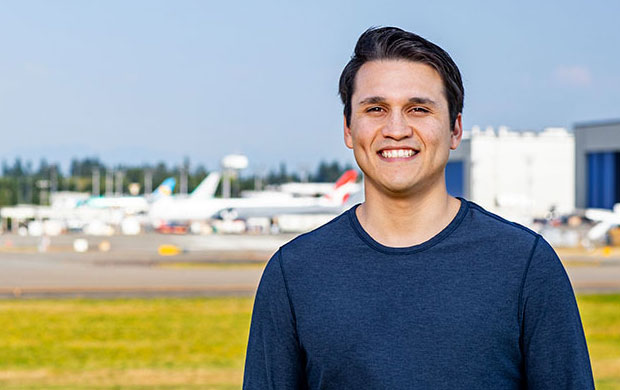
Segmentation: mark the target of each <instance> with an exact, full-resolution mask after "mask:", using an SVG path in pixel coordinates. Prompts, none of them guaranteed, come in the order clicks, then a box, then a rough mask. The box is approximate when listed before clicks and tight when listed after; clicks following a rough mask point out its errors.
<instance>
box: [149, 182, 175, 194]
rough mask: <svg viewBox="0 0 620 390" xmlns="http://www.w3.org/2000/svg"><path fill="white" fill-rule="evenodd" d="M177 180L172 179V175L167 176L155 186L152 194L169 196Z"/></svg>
mask: <svg viewBox="0 0 620 390" xmlns="http://www.w3.org/2000/svg"><path fill="white" fill-rule="evenodd" d="M176 184H177V181H176V180H175V179H174V177H169V178H167V179H166V180H164V181H163V182H162V183H161V184H160V185H159V187H157V188H156V189H155V191H153V196H157V197H159V196H170V195H172V192H173V191H174V186H176Z"/></svg>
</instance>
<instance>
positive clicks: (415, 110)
mask: <svg viewBox="0 0 620 390" xmlns="http://www.w3.org/2000/svg"><path fill="white" fill-rule="evenodd" d="M411 111H413V112H419V113H425V114H426V113H428V112H429V111H428V110H427V109H426V108H424V107H413V108H412V109H411Z"/></svg>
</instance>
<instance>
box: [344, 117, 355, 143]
mask: <svg viewBox="0 0 620 390" xmlns="http://www.w3.org/2000/svg"><path fill="white" fill-rule="evenodd" d="M343 118H344V144H345V145H347V148H349V149H353V136H352V135H351V128H350V127H349V125H347V117H346V116H344V115H343Z"/></svg>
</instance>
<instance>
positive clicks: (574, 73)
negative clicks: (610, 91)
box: [553, 65, 592, 87]
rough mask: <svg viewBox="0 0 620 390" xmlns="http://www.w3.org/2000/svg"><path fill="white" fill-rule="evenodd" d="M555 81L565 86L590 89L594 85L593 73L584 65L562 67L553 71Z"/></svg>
mask: <svg viewBox="0 0 620 390" xmlns="http://www.w3.org/2000/svg"><path fill="white" fill-rule="evenodd" d="M553 79H554V80H555V81H556V82H557V83H559V84H560V85H564V86H569V87H588V86H590V85H591V84H592V73H591V72H590V70H589V69H588V68H586V67H585V66H582V65H562V66H558V67H557V68H555V69H554V70H553Z"/></svg>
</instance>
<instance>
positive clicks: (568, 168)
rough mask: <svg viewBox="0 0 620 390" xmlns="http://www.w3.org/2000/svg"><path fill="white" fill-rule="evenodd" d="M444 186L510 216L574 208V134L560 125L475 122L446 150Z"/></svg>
mask: <svg viewBox="0 0 620 390" xmlns="http://www.w3.org/2000/svg"><path fill="white" fill-rule="evenodd" d="M446 186H447V190H448V192H449V193H450V194H451V195H453V196H463V197H465V198H467V199H470V200H472V201H474V202H476V203H478V204H479V205H481V206H483V207H484V208H486V209H487V210H489V211H492V212H494V213H498V214H500V215H502V216H505V217H508V218H511V219H513V220H517V221H518V220H520V219H523V220H524V221H525V220H527V219H528V218H530V217H533V216H535V217H545V216H546V215H548V213H549V211H550V210H552V209H553V210H555V211H556V212H558V213H570V212H572V211H573V210H574V208H575V138H574V136H573V133H572V132H570V131H568V130H566V129H564V128H546V129H543V130H542V131H514V130H510V129H509V128H508V127H505V126H500V127H499V128H497V129H494V128H492V127H487V128H486V129H481V128H480V127H478V126H474V127H473V128H472V129H471V130H466V131H465V132H464V134H463V139H462V141H461V144H460V145H459V147H458V148H457V149H456V150H453V151H451V152H450V158H449V160H448V164H447V166H446Z"/></svg>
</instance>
